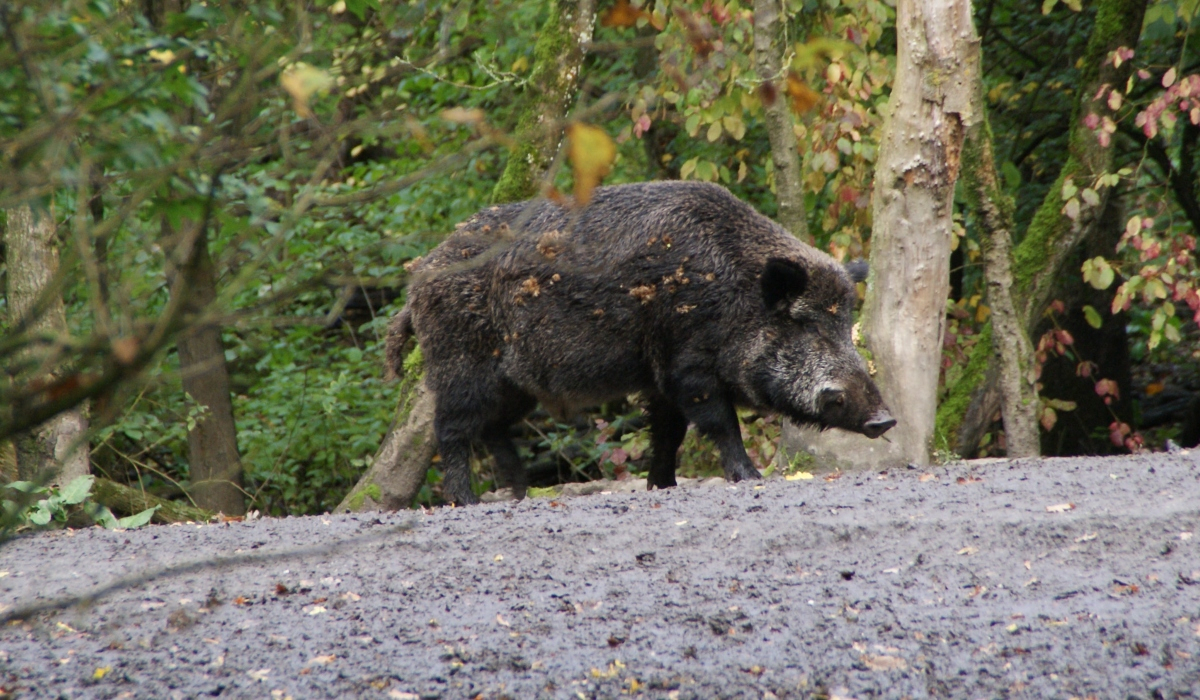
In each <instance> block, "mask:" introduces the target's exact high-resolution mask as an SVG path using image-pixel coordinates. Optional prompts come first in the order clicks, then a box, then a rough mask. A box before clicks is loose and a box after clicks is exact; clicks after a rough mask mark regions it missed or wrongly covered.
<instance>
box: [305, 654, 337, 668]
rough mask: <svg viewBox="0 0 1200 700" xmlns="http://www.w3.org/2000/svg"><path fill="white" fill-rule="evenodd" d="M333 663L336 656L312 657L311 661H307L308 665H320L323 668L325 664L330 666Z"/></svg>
mask: <svg viewBox="0 0 1200 700" xmlns="http://www.w3.org/2000/svg"><path fill="white" fill-rule="evenodd" d="M334 661H337V655H336V654H323V655H321V656H314V657H312V658H311V659H309V660H308V663H310V664H321V665H322V666H324V665H326V664H331V663H333V662H334Z"/></svg>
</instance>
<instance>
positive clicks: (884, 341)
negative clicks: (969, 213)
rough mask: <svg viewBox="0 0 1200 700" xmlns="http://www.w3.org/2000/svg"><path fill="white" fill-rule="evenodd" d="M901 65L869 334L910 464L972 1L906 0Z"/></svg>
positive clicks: (932, 324) (943, 257)
mask: <svg viewBox="0 0 1200 700" xmlns="http://www.w3.org/2000/svg"><path fill="white" fill-rule="evenodd" d="M896 32H897V67H896V81H895V87H894V88H893V90H892V98H891V102H890V107H891V114H890V116H889V117H888V120H887V123H886V124H885V126H884V132H883V142H882V144H881V147H880V152H879V162H878V165H877V167H876V170H875V195H874V212H873V221H874V225H873V228H872V231H871V272H870V276H869V278H868V280H867V298H866V303H865V304H864V307H863V321H862V324H863V336H864V338H865V339H866V341H867V346H868V348H869V349H870V351H871V353H872V356H873V359H874V364H875V366H876V367H877V368H878V374H877V376H876V382H877V383H878V384H879V389H880V392H881V393H882V394H883V398H884V401H886V402H887V404H888V406H889V407H890V408H891V410H892V415H894V416H896V419H897V421H898V422H897V425H896V427H895V428H893V429H892V431H891V433H890V435H889V437H890V439H891V440H892V441H893V442H894V443H896V444H897V446H898V448H899V449H898V454H899V456H900V457H901V458H902V459H903V460H904V461H905V462H908V463H911V464H918V465H924V464H928V463H929V460H930V455H931V448H932V442H933V428H934V418H935V416H936V412H937V385H938V372H939V369H940V364H941V356H942V354H941V350H942V336H943V334H944V332H945V323H946V298H947V296H948V294H949V291H950V240H951V239H950V237H951V235H952V234H951V214H952V212H953V204H954V203H953V197H954V184H955V181H956V180H957V179H958V172H959V165H960V160H959V159H960V156H961V153H962V145H963V132H964V126H965V125H966V124H969V123H971V122H972V121H974V120H975V116H974V115H973V114H972V113H971V107H972V105H971V99H970V89H971V85H972V84H973V83H974V82H975V81H977V80H978V79H979V78H978V75H977V73H978V71H979V64H978V61H977V60H976V61H975V62H972V61H971V57H972V56H975V57H978V39H977V38H976V37H975V31H974V27H973V25H972V21H971V6H970V2H968V0H953V1H952V2H939V1H938V0H900V2H898V3H897V13H896Z"/></svg>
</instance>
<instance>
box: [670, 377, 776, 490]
mask: <svg viewBox="0 0 1200 700" xmlns="http://www.w3.org/2000/svg"><path fill="white" fill-rule="evenodd" d="M695 398H700V399H701V400H700V401H696V400H695ZM689 402H690V403H691V405H688V403H689ZM684 415H686V416H687V417H688V419H689V420H690V421H691V422H692V423H695V424H696V428H697V429H698V430H699V431H700V433H701V434H702V435H704V436H705V437H707V438H709V439H710V440H712V441H713V442H714V443H716V445H717V449H718V450H719V451H720V452H721V467H722V468H724V470H725V480H726V481H741V480H743V479H761V478H762V475H761V474H759V473H758V470H757V469H755V468H754V463H753V462H751V461H750V456H749V455H747V454H746V446H745V445H743V444H742V428H741V424H740V423H738V417H737V411H736V410H734V407H733V402H732V401H730V400H728V399H726V398H724V397H722V396H719V395H716V394H715V392H714V393H713V394H712V395H709V394H707V393H705V394H701V396H700V397H694V398H693V399H687V398H685V399H684Z"/></svg>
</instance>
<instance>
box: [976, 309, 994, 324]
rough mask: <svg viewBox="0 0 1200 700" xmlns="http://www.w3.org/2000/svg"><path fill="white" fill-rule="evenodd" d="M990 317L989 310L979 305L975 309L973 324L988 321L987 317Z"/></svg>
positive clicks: (990, 312) (990, 311)
mask: <svg viewBox="0 0 1200 700" xmlns="http://www.w3.org/2000/svg"><path fill="white" fill-rule="evenodd" d="M991 315H992V310H991V308H989V307H988V305H987V304H980V305H979V306H977V307H975V322H976V323H983V322H984V321H986V320H987V319H988V316H991Z"/></svg>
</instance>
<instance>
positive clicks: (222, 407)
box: [164, 221, 246, 515]
mask: <svg viewBox="0 0 1200 700" xmlns="http://www.w3.org/2000/svg"><path fill="white" fill-rule="evenodd" d="M188 225H193V226H194V225H197V224H188ZM166 226H167V225H166V223H165V221H164V227H166ZM193 245H194V246H195V248H194V250H193V252H192V256H191V260H190V263H191V264H190V266H189V267H190V269H188V270H186V271H185V272H184V274H186V275H187V280H188V284H187V285H185V286H184V288H183V289H182V290H181V293H182V294H185V295H187V296H186V297H185V304H186V305H187V307H188V308H187V310H188V315H189V316H191V317H192V318H193V319H194V318H196V317H199V316H202V315H203V314H204V313H205V312H206V311H208V310H209V307H210V306H211V305H212V303H213V302H214V301H216V298H217V288H216V271H215V270H214V269H213V262H212V257H211V256H210V255H209V252H208V236H207V235H206V232H205V231H204V230H201V231H200V232H199V233H198V234H197V235H196V241H195V242H194V243H193ZM175 347H176V348H177V349H178V351H179V371H180V373H181V374H182V377H183V390H184V391H185V392H187V393H188V395H189V396H191V397H192V399H194V400H195V401H196V403H197V404H199V405H201V406H203V407H205V411H204V415H203V416H201V417H200V419H199V420H198V421H197V422H196V426H195V427H194V428H193V429H192V430H190V431H188V465H189V469H190V475H191V482H192V486H191V490H190V494H191V496H192V498H194V499H195V501H196V505H197V506H199V507H200V508H203V509H205V510H210V511H213V512H218V513H224V514H226V515H242V514H244V513H245V512H246V503H245V499H244V498H243V494H242V463H241V459H240V458H239V457H238V448H237V426H236V425H235V424H234V421H233V403H232V401H231V400H230V397H229V371H228V369H227V368H226V366H225V347H224V345H223V344H222V343H221V329H220V327H218V326H217V325H216V324H214V323H204V322H201V323H196V324H194V325H192V326H191V327H190V328H188V329H187V330H185V331H184V332H183V333H181V334H180V336H179V339H178V340H177V341H176V342H175Z"/></svg>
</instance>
